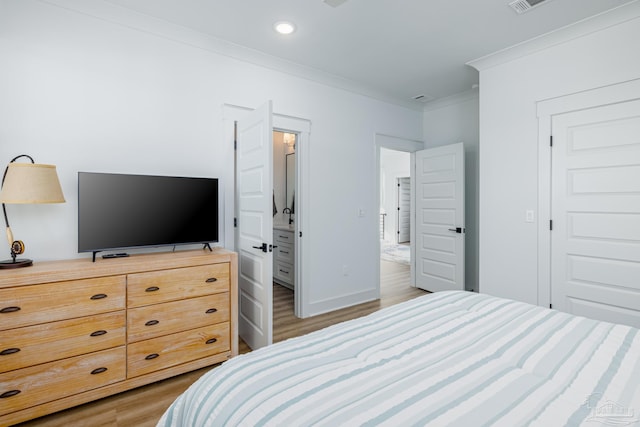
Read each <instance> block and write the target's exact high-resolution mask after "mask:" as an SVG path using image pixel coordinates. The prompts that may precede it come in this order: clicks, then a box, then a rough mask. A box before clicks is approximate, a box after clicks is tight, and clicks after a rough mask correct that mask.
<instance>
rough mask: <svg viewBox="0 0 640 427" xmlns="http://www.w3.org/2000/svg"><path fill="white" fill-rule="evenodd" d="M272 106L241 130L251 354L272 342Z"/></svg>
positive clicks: (242, 324) (242, 235)
mask: <svg viewBox="0 0 640 427" xmlns="http://www.w3.org/2000/svg"><path fill="white" fill-rule="evenodd" d="M272 130H273V125H272V105H271V101H269V102H268V103H267V104H265V105H263V106H262V107H260V108H258V109H256V110H254V111H252V112H250V113H248V114H247V116H245V117H244V118H243V119H242V120H241V121H238V122H237V127H236V141H237V149H236V185H237V195H236V200H237V212H238V232H237V233H238V234H237V235H238V243H237V248H236V250H237V251H238V255H239V262H238V264H239V270H240V271H239V275H238V285H239V288H240V289H239V292H238V300H239V304H240V307H239V310H238V317H239V319H238V321H239V325H238V326H239V334H240V337H241V338H242V339H243V340H244V341H245V342H246V343H247V345H248V346H249V347H251V348H252V349H254V350H255V349H258V348H260V347H264V346H267V345H269V344H271V343H272V340H273V282H272V280H273V252H272V251H273V246H272V239H273V231H272V229H273V216H272V215H273V205H272V203H273V199H272V189H273V173H272V164H273V139H272V136H273V135H272Z"/></svg>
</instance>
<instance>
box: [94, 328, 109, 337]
mask: <svg viewBox="0 0 640 427" xmlns="http://www.w3.org/2000/svg"><path fill="white" fill-rule="evenodd" d="M106 333H107V331H105V330H103V329H101V330H99V331H95V332H91V336H92V337H99V336H100V335H105V334H106Z"/></svg>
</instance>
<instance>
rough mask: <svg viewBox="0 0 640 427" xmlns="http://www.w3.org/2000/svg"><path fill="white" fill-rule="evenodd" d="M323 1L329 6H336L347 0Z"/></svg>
mask: <svg viewBox="0 0 640 427" xmlns="http://www.w3.org/2000/svg"><path fill="white" fill-rule="evenodd" d="M324 2H325V3H326V4H328V5H329V6H331V7H338V6H340V5H341V4H343V3H346V2H347V0H324Z"/></svg>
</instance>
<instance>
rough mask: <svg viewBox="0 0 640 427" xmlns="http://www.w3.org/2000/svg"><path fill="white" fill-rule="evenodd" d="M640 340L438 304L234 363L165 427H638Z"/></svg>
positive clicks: (630, 333)
mask: <svg viewBox="0 0 640 427" xmlns="http://www.w3.org/2000/svg"><path fill="white" fill-rule="evenodd" d="M639 420H640V331H638V330H637V329H634V328H632V327H628V326H623V325H616V324H611V323H605V322H599V321H595V320H591V319H586V318H583V317H577V316H573V315H569V314H566V313H562V312H558V311H555V310H550V309H545V308H542V307H537V306H533V305H529V304H525V303H521V302H516V301H511V300H507V299H501V298H495V297H491V296H488V295H484V294H476V293H471V292H437V293H434V294H428V295H425V296H422V297H419V298H416V299H413V300H410V301H407V302H404V303H402V304H398V305H395V306H392V307H388V308H385V309H383V310H380V311H378V312H376V313H373V314H371V315H369V316H366V317H362V318H359V319H355V320H351V321H348V322H345V323H341V324H337V325H334V326H331V327H329V328H326V329H323V330H321V331H317V332H314V333H311V334H308V335H305V336H301V337H297V338H293V339H289V340H287V341H284V342H280V343H277V344H274V345H272V346H269V347H266V348H262V349H260V350H257V351H253V352H251V353H248V354H244V355H240V356H238V357H235V358H233V359H231V360H229V361H227V362H225V363H224V364H222V365H221V366H219V367H216V368H214V369H212V370H211V371H210V372H208V373H207V374H205V375H204V376H203V377H202V378H200V379H199V380H198V381H197V382H195V383H194V384H193V385H192V386H191V387H190V388H189V389H188V390H187V391H186V392H185V393H183V394H182V395H181V396H179V397H178V399H177V400H176V401H175V402H174V403H173V404H172V405H171V406H170V407H169V409H167V411H166V412H165V413H164V415H163V416H162V418H161V419H160V421H159V423H158V425H159V426H184V427H186V426H189V427H195V426H340V425H346V426H360V425H362V426H374V425H375V426H378V425H386V426H409V425H419V426H425V425H433V426H444V425H452V426H483V425H500V426H510V427H513V426H524V425H540V426H560V425H567V426H577V425H585V426H595V425H640V422H639Z"/></svg>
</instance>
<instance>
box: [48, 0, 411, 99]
mask: <svg viewBox="0 0 640 427" xmlns="http://www.w3.org/2000/svg"><path fill="white" fill-rule="evenodd" d="M38 1H39V2H40V3H44V4H48V5H50V6H55V7H59V8H62V9H66V10H68V11H71V12H75V13H79V14H82V15H86V16H89V17H92V18H94V19H99V20H102V21H105V22H109V23H112V24H115V25H120V26H122V27H126V28H129V29H132V30H136V31H141V32H144V33H147V34H151V35H154V36H157V37H161V38H165V39H168V40H172V41H174V42H177V43H182V44H185V45H189V46H192V47H196V48H199V49H203V50H206V51H209V52H212V53H215V54H218V55H222V56H225V57H228V58H232V59H235V60H238V61H242V62H246V63H249V64H252V65H257V66H260V67H263V68H266V69H269V70H273V71H278V72H281V73H285V74H288V75H290V76H292V77H297V78H301V79H304V80H309V81H313V82H315V83H320V84H323V85H327V86H331V87H333V88H337V89H341V90H345V91H348V92H351V93H354V94H357V95H362V96H366V97H368V98H372V99H376V100H378V101H382V102H386V103H389V104H394V105H397V106H400V107H404V108H408V109H411V110H414V111H422V105H421V104H420V103H417V102H415V101H413V100H404V99H399V98H398V97H394V96H392V95H389V94H387V93H384V92H382V91H380V90H378V89H376V88H373V87H370V86H367V85H364V84H361V83H358V82H355V81H353V80H349V79H346V78H343V77H340V76H337V75H334V74H330V73H327V72H324V71H321V70H318V69H316V68H312V67H307V66H304V65H300V64H296V63H294V62H291V61H287V60H284V59H281V58H277V57H275V56H272V55H268V54H266V53H264V52H261V51H258V50H255V49H250V48H247V47H245V46H241V45H238V44H235V43H231V42H228V41H226V40H223V39H220V38H217V37H213V36H211V35H208V34H205V33H202V32H199V31H196V30H193V29H190V28H187V27H183V26H181V25H177V24H174V23H171V22H168V21H165V20H162V19H159V18H155V17H153V16H150V15H146V14H144V13H140V12H137V11H134V10H131V9H127V8H125V7H122V6H120V5H118V4H114V3H110V2H109V1H108V0H38Z"/></svg>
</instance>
